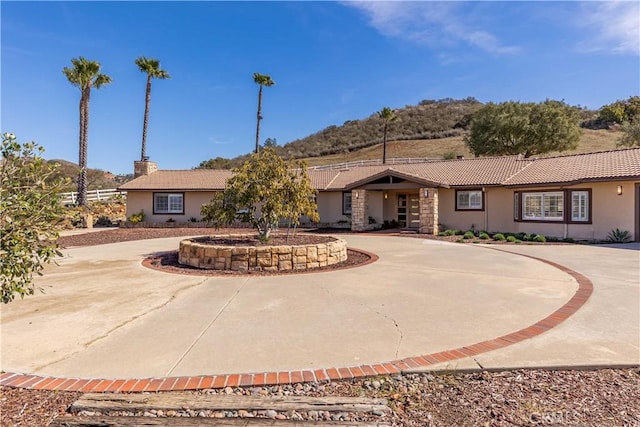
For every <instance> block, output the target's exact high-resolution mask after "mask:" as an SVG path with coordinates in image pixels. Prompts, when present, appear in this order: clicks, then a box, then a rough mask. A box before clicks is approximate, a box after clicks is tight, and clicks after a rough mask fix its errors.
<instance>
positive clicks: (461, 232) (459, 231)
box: [453, 230, 464, 236]
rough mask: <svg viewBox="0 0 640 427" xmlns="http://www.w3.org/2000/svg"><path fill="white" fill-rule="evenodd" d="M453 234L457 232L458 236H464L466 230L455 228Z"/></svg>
mask: <svg viewBox="0 0 640 427" xmlns="http://www.w3.org/2000/svg"><path fill="white" fill-rule="evenodd" d="M453 234H455V235H456V236H462V235H464V231H462V230H453Z"/></svg>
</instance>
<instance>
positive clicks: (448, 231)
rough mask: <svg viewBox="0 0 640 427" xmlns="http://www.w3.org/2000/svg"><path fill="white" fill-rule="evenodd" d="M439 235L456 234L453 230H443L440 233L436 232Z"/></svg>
mask: <svg viewBox="0 0 640 427" xmlns="http://www.w3.org/2000/svg"><path fill="white" fill-rule="evenodd" d="M438 234H439V235H440V236H453V235H455V234H456V231H455V230H445V231H443V232H441V233H438Z"/></svg>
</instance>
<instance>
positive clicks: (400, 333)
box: [320, 286, 404, 359]
mask: <svg viewBox="0 0 640 427" xmlns="http://www.w3.org/2000/svg"><path fill="white" fill-rule="evenodd" d="M320 289H321V290H323V291H325V292H326V293H327V294H328V295H331V291H330V290H329V289H327V288H325V287H324V286H320ZM358 305H359V306H360V307H364V308H366V309H367V310H371V311H373V312H374V313H375V314H376V315H378V316H380V317H382V318H383V319H385V320H391V322H392V323H393V326H394V327H395V328H396V331H398V334H399V335H400V338H399V339H398V345H396V350H395V357H394V359H397V358H398V354H399V353H400V346H401V345H402V340H403V339H404V334H403V333H402V329H400V325H398V322H396V320H395V319H394V318H393V317H390V316H387V315H386V314H382V313H381V312H380V311H378V310H376V309H375V308H373V307H369V306H368V305H367V304H365V303H363V302H361V303H358Z"/></svg>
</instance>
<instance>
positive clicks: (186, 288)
mask: <svg viewBox="0 0 640 427" xmlns="http://www.w3.org/2000/svg"><path fill="white" fill-rule="evenodd" d="M207 280H209V278H208V277H207V278H205V279H203V280H201V281H199V282H197V283H194V284H193V285H190V286H186V287H184V288H181V289H178V290H177V291H175V293H174V294H173V295H171V297H170V298H169V299H168V300H166V301H165V302H163V303H162V304H159V305H157V306H155V307H151V308H150V309H149V310H147V311H145V312H143V313H140V314H138V315H136V316H133V317H131V318H129V319H127V320H125V321H123V322H121V323H119V324H117V325H116V326H114V327H113V328H111V329H110V330H108V331H107V332H105V333H104V334H102V335H100V336H98V337H95V338H93V339H92V340H89V341H87V342H86V343H84V344H82V349H80V350H76V351H74V352H72V353H69V354H67V355H65V356H63V357H61V358H59V359H56V360H53V361H51V362H48V363H45V364H44V365H40V366H37V367H35V368H34V372H37V371H39V370H41V369H44V368H46V367H48V366H51V365H55V364H56V363H59V362H62V361H65V360H68V359H70V358H71V357H73V356H75V355H76V354H78V353H80V352H82V351H84V350H86V349H87V348H88V347H90V346H91V345H93V344H95V343H96V342H98V341H100V340H103V339H105V338H107V337H108V336H109V335H111V334H112V333H114V332H115V331H117V330H118V329H120V328H122V327H124V326H126V325H128V324H129V323H132V322H135V321H136V320H138V319H140V318H142V317H144V316H146V315H148V314H151V313H153V312H154V311H157V310H160V309H161V308H164V307H166V306H167V305H168V304H169V303H171V302H172V301H173V300H175V299H176V298H177V296H178V295H179V294H181V293H182V292H184V291H187V290H189V289H191V288H194V287H196V286H200V285H202V284H203V283H204V282H206V281H207Z"/></svg>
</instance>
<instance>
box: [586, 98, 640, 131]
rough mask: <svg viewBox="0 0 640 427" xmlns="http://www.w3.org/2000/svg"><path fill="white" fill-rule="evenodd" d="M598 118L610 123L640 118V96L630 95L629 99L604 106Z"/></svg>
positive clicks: (632, 120) (621, 122)
mask: <svg viewBox="0 0 640 427" xmlns="http://www.w3.org/2000/svg"><path fill="white" fill-rule="evenodd" d="M597 120H598V121H600V122H602V123H605V124H608V125H611V124H616V123H617V124H623V123H626V122H634V121H638V120H640V96H630V97H629V99H625V100H622V101H620V100H618V101H616V102H612V103H611V104H607V105H604V106H602V108H600V110H599V111H598V119H597Z"/></svg>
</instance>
